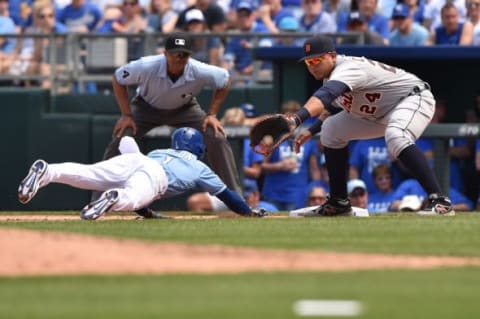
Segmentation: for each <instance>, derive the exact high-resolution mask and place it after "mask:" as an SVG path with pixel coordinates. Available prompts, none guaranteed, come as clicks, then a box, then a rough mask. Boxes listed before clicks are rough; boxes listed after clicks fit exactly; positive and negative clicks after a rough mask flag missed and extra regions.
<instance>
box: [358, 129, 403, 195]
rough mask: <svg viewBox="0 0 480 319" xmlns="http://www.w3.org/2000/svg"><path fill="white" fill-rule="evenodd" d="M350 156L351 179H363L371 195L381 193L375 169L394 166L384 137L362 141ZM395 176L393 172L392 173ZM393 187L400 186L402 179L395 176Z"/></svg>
mask: <svg viewBox="0 0 480 319" xmlns="http://www.w3.org/2000/svg"><path fill="white" fill-rule="evenodd" d="M351 153H352V154H351V156H350V169H349V171H350V173H349V176H350V179H361V180H362V181H363V182H364V183H365V184H366V185H367V189H368V191H369V192H370V193H375V192H377V191H379V189H378V188H377V186H376V185H375V182H374V180H373V174H372V173H373V169H374V168H375V167H377V166H378V165H380V164H387V165H389V166H390V165H392V158H391V157H390V154H389V153H388V149H387V145H386V143H385V139H384V138H382V137H379V138H373V139H369V140H361V141H358V142H357V143H355V146H353V149H352V152H351ZM392 174H393V172H392ZM393 177H394V179H393V181H394V183H393V185H394V186H395V185H398V183H399V181H400V178H399V176H398V174H397V175H394V176H393Z"/></svg>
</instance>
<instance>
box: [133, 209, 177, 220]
mask: <svg viewBox="0 0 480 319" xmlns="http://www.w3.org/2000/svg"><path fill="white" fill-rule="evenodd" d="M135 213H137V214H138V217H137V219H171V217H168V216H165V215H162V214H160V213H157V212H155V211H153V209H150V208H148V207H144V208H140V209H138V210H136V211H135Z"/></svg>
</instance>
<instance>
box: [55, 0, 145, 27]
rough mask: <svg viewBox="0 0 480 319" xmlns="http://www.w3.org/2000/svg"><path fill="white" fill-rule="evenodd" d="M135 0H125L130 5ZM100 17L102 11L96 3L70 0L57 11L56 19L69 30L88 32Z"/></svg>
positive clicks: (135, 0)
mask: <svg viewBox="0 0 480 319" xmlns="http://www.w3.org/2000/svg"><path fill="white" fill-rule="evenodd" d="M135 2H137V3H138V1H137V0H125V2H124V5H125V4H126V3H127V5H130V4H132V3H135ZM101 18H102V12H101V11H100V9H99V8H98V7H97V5H96V4H94V3H91V2H86V1H85V0H72V1H71V3H70V4H69V5H67V6H66V7H65V8H63V9H62V10H60V11H59V12H58V13H57V20H58V21H59V22H61V23H63V24H64V25H66V26H67V28H68V31H69V32H79V33H88V32H90V31H93V30H95V28H96V27H97V25H98V22H99V21H100V20H101Z"/></svg>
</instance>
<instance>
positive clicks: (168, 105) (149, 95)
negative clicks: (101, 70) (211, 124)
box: [115, 55, 229, 110]
mask: <svg viewBox="0 0 480 319" xmlns="http://www.w3.org/2000/svg"><path fill="white" fill-rule="evenodd" d="M115 77H116V79H117V81H118V83H119V84H121V85H137V94H138V95H139V96H140V97H142V98H143V99H144V100H145V102H147V103H148V104H150V105H151V106H153V107H154V108H157V109H160V110H174V109H177V108H179V107H181V106H183V105H185V104H186V103H188V102H189V101H190V100H191V99H192V98H193V97H194V96H196V95H197V94H198V93H200V91H201V90H202V89H203V88H204V87H206V86H208V87H211V88H212V89H215V90H216V89H223V88H225V87H226V85H227V83H228V79H229V74H228V71H227V70H225V69H222V68H219V67H217V66H213V65H209V64H205V63H202V62H200V61H197V60H195V59H192V58H189V59H188V62H187V64H186V65H185V71H184V72H183V75H182V76H181V77H180V78H178V79H177V81H176V82H175V83H173V82H172V80H170V77H168V76H167V60H166V58H165V55H153V56H146V57H143V58H141V59H138V60H135V61H132V62H130V63H128V64H126V65H124V66H121V67H119V68H118V69H117V70H116V71H115Z"/></svg>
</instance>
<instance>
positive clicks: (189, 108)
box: [103, 97, 242, 195]
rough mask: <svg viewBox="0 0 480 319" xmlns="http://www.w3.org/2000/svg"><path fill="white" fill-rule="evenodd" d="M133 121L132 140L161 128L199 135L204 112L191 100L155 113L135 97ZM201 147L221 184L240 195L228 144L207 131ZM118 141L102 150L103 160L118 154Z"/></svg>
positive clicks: (232, 157) (240, 191) (195, 101)
mask: <svg viewBox="0 0 480 319" xmlns="http://www.w3.org/2000/svg"><path fill="white" fill-rule="evenodd" d="M130 104H131V109H132V114H133V118H134V120H135V123H136V125H137V134H136V136H134V138H135V139H136V140H137V143H138V142H139V140H140V139H141V138H142V137H143V136H144V135H145V134H146V133H147V132H148V131H150V130H151V129H152V128H155V127H157V126H161V125H169V126H173V127H177V128H178V127H184V126H188V127H193V128H195V129H197V130H199V131H200V132H202V123H203V120H204V119H205V116H206V114H205V112H204V111H203V110H202V108H201V107H200V104H198V102H197V99H196V98H193V99H192V101H190V103H188V104H186V105H184V106H182V107H181V108H179V109H176V110H159V109H156V108H153V107H152V106H150V105H149V104H148V103H147V102H145V101H144V100H143V99H142V98H139V97H135V98H133V100H132V101H131V103H130ZM123 135H124V136H125V135H129V136H133V134H132V131H131V130H125V131H124V133H123ZM203 138H204V141H205V146H206V147H207V159H208V162H209V164H210V167H211V168H212V170H213V171H214V172H215V173H216V174H217V175H218V176H219V177H220V178H221V179H222V181H223V182H224V183H225V184H226V185H227V186H228V187H229V188H230V189H232V190H234V191H236V192H237V193H238V194H240V195H241V194H242V188H241V186H240V179H239V176H238V170H237V167H236V164H235V158H234V156H233V152H232V148H231V146H230V143H229V142H228V140H227V139H226V138H225V137H224V136H215V134H214V130H213V129H212V128H211V127H208V128H207V131H206V132H203ZM119 143H120V138H116V137H114V138H113V139H112V141H111V142H110V144H109V145H108V146H107V149H106V150H105V154H104V156H103V159H109V158H111V157H113V156H116V155H118V154H120V152H119V150H118V144H119Z"/></svg>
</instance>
